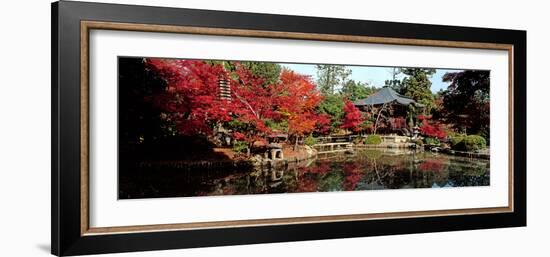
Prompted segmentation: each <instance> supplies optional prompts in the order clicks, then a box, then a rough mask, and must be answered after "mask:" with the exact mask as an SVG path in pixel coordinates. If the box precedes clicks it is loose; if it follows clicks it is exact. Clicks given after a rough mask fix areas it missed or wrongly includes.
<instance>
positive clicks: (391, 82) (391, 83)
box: [384, 67, 402, 92]
mask: <svg viewBox="0 0 550 257" xmlns="http://www.w3.org/2000/svg"><path fill="white" fill-rule="evenodd" d="M399 74H401V68H396V67H394V68H392V69H391V70H390V76H391V79H388V80H386V81H384V85H385V86H387V87H390V88H391V89H393V90H395V91H396V92H401V90H402V85H401V80H399Z"/></svg>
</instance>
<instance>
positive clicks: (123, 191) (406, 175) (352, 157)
mask: <svg viewBox="0 0 550 257" xmlns="http://www.w3.org/2000/svg"><path fill="white" fill-rule="evenodd" d="M131 172H132V173H131V174H132V176H128V175H124V174H120V177H119V189H120V191H119V198H121V199H135V198H154V197H189V196H209V195H245V194H269V193H299V192H334V191H356V190H384V189H407V188H409V189H410V188H445V187H471V186H489V185H490V174H489V161H488V160H484V159H475V158H467V157H458V156H451V155H446V154H436V153H431V152H415V151H409V150H391V149H384V150H356V151H355V152H354V153H353V154H348V153H340V154H326V155H319V156H318V157H317V158H316V159H313V160H309V161H305V162H301V163H297V164H291V165H288V166H281V167H278V168H265V169H260V168H255V169H252V170H249V171H246V172H242V171H240V172H239V171H234V170H233V171H231V170H230V171H223V172H221V171H220V172H212V171H202V172H201V171H192V172H191V171H182V170H178V169H177V168H173V169H165V168H164V169H144V168H141V169H134V170H132V171H131Z"/></svg>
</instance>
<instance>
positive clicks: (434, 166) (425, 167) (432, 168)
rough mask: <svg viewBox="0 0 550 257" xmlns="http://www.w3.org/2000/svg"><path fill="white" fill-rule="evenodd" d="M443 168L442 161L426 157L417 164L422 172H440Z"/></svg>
mask: <svg viewBox="0 0 550 257" xmlns="http://www.w3.org/2000/svg"><path fill="white" fill-rule="evenodd" d="M444 168H445V163H444V161H443V160H438V159H426V160H424V162H422V163H421V164H420V165H419V166H418V169H419V170H420V171H422V172H442V171H443V169H444Z"/></svg>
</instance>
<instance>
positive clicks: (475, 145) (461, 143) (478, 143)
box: [451, 135, 487, 151]
mask: <svg viewBox="0 0 550 257" xmlns="http://www.w3.org/2000/svg"><path fill="white" fill-rule="evenodd" d="M485 147H487V142H486V141H485V138H483V137H482V136H478V135H468V136H456V137H453V138H451V148H452V149H453V150H459V151H475V150H479V149H483V148H485Z"/></svg>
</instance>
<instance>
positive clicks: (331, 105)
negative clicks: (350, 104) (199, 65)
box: [317, 94, 344, 129]
mask: <svg viewBox="0 0 550 257" xmlns="http://www.w3.org/2000/svg"><path fill="white" fill-rule="evenodd" d="M343 108H344V96H342V95H341V94H330V95H326V96H325V97H324V99H323V101H321V103H320V104H319V105H318V106H317V110H318V112H319V113H324V114H327V115H329V116H330V119H331V124H330V125H331V128H332V129H335V128H338V127H340V125H341V124H342V118H343V116H344V111H343Z"/></svg>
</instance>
